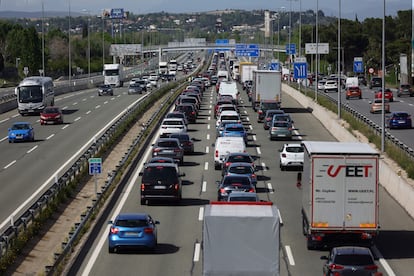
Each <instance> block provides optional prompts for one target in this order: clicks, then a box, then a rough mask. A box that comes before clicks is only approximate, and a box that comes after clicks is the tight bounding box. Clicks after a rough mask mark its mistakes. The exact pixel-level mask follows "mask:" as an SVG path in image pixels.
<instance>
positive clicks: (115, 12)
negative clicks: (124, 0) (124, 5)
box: [111, 9, 124, 19]
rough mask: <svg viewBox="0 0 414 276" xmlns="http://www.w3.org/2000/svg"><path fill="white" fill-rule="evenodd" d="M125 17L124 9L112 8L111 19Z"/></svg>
mask: <svg viewBox="0 0 414 276" xmlns="http://www.w3.org/2000/svg"><path fill="white" fill-rule="evenodd" d="M123 18H124V9H112V10H111V19H123Z"/></svg>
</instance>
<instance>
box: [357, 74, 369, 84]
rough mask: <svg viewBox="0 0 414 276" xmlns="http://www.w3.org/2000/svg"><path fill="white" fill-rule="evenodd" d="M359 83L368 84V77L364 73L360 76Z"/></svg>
mask: <svg viewBox="0 0 414 276" xmlns="http://www.w3.org/2000/svg"><path fill="white" fill-rule="evenodd" d="M358 84H359V85H365V86H366V85H367V79H366V78H365V76H363V75H359V76H358Z"/></svg>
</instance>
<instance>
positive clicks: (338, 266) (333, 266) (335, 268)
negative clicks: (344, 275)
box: [329, 264, 344, 270]
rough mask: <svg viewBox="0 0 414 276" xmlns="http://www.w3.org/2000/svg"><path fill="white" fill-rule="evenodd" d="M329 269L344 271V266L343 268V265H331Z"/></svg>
mask: <svg viewBox="0 0 414 276" xmlns="http://www.w3.org/2000/svg"><path fill="white" fill-rule="evenodd" d="M329 268H330V269H331V270H339V269H344V266H342V265H338V264H330V265H329Z"/></svg>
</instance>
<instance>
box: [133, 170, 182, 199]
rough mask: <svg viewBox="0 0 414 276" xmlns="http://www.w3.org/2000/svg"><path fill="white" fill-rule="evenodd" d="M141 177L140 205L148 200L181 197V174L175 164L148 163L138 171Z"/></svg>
mask: <svg viewBox="0 0 414 276" xmlns="http://www.w3.org/2000/svg"><path fill="white" fill-rule="evenodd" d="M139 175H140V176H142V178H141V195H140V198H141V205H145V204H146V203H147V201H150V200H174V201H176V202H178V201H180V200H181V198H182V184H181V176H185V174H184V173H180V172H179V170H178V166H177V164H171V163H163V164H162V163H148V164H146V165H145V166H144V169H143V171H142V172H140V173H139Z"/></svg>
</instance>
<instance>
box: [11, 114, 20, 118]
mask: <svg viewBox="0 0 414 276" xmlns="http://www.w3.org/2000/svg"><path fill="white" fill-rule="evenodd" d="M19 116H20V114H19V113H17V114H14V115H13V116H12V118H16V117H19Z"/></svg>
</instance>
